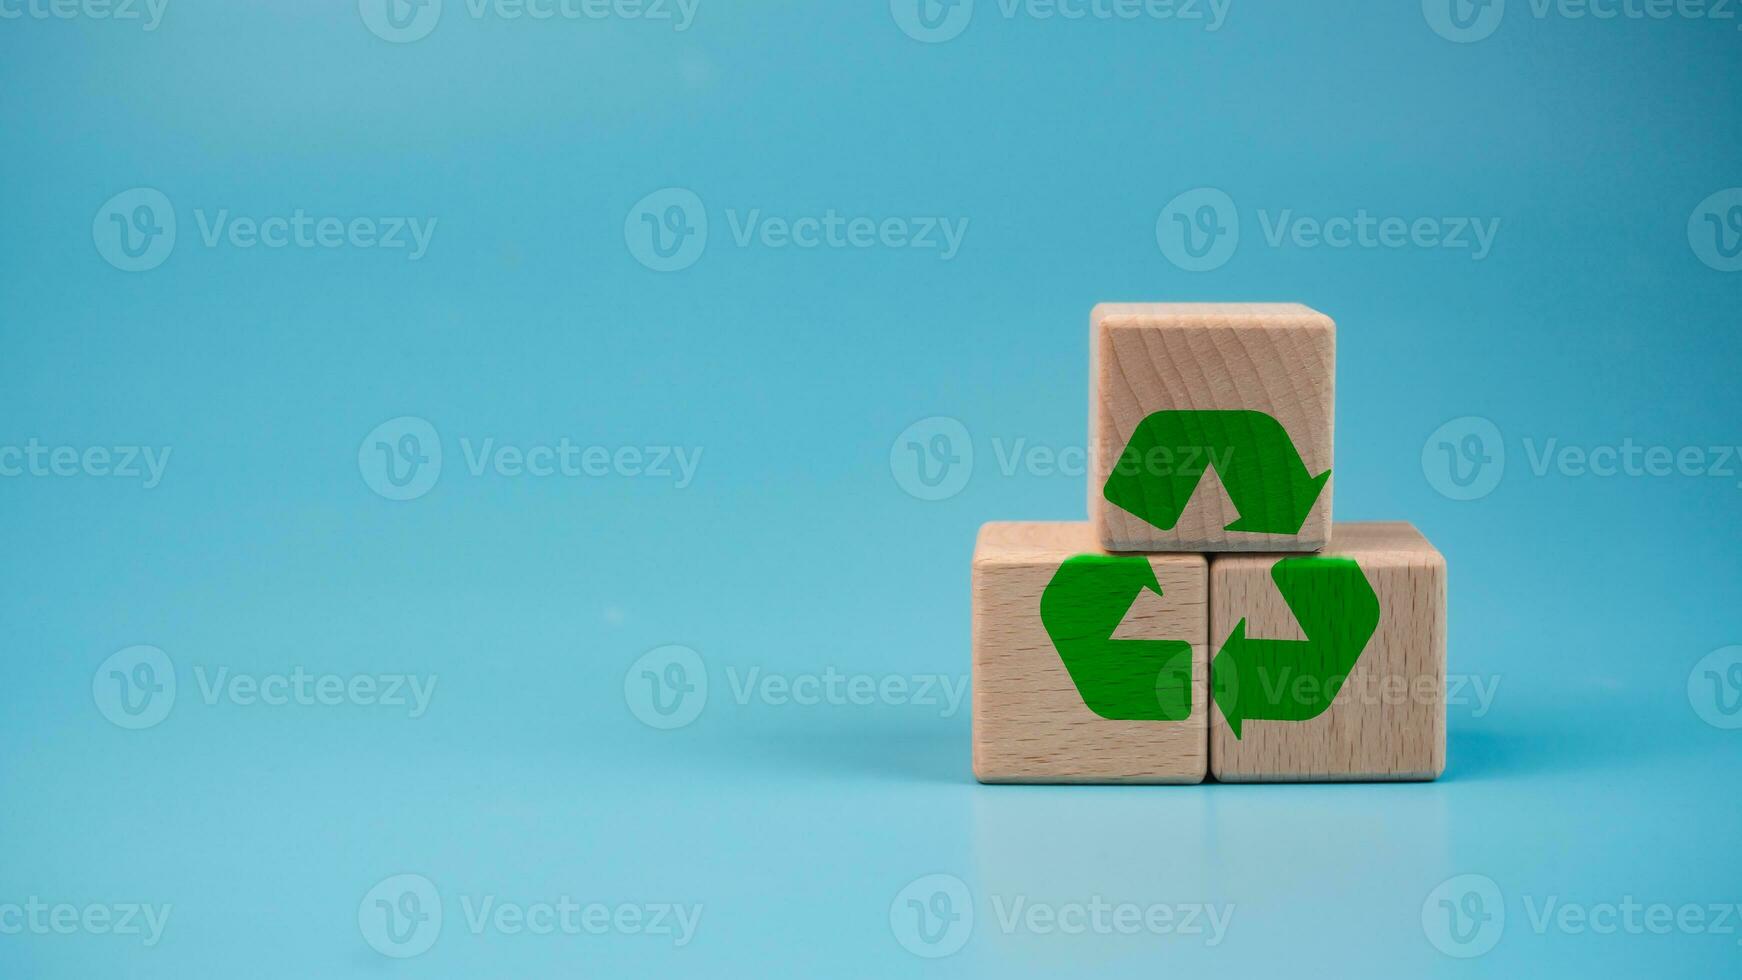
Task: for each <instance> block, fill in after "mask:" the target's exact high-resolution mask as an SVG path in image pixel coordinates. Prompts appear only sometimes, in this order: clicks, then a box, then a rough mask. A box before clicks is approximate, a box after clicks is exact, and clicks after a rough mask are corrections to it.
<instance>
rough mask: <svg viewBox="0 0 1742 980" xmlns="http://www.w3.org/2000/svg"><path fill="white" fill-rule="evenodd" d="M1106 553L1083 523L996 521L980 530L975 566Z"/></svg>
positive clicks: (1200, 561)
mask: <svg viewBox="0 0 1742 980" xmlns="http://www.w3.org/2000/svg"><path fill="white" fill-rule="evenodd" d="M1099 554H1105V552H1104V551H1103V550H1102V549H1101V546H1100V544H1099V543H1098V542H1097V540H1096V537H1095V528H1094V526H1093V525H1091V524H1088V523H1087V522H1084V521H993V522H991V523H989V524H986V525H984V526H982V527H981V528H980V537H979V540H978V541H976V542H975V545H974V565H975V566H976V567H979V566H984V565H1033V564H1037V563H1042V564H1044V563H1051V564H1054V565H1056V564H1058V563H1060V562H1062V561H1064V560H1065V559H1067V558H1074V557H1076V556H1077V555H1099ZM1150 557H1152V558H1155V559H1157V560H1160V559H1163V558H1165V559H1169V560H1176V559H1177V560H1185V561H1187V562H1195V563H1198V564H1204V563H1206V562H1205V559H1204V557H1203V556H1202V555H1195V554H1191V555H1187V554H1180V555H1152V556H1150Z"/></svg>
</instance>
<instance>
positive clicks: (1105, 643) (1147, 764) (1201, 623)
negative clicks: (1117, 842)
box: [973, 522, 1209, 783]
mask: <svg viewBox="0 0 1742 980" xmlns="http://www.w3.org/2000/svg"><path fill="white" fill-rule="evenodd" d="M1208 573H1209V567H1208V563H1207V562H1206V561H1205V560H1204V558H1203V556H1201V555H1150V556H1132V555H1109V554H1107V553H1106V552H1104V551H1102V550H1101V549H1100V548H1098V547H1096V545H1095V534H1094V531H1093V530H1092V529H1091V528H1090V527H1089V525H1088V524H1087V523H1086V522H1076V523H1051V524H987V525H986V526H985V527H983V528H981V530H980V539H979V542H978V544H977V545H976V546H975V548H974V683H973V687H974V773H975V775H976V776H978V777H979V779H980V781H981V782H986V783H1197V782H1202V781H1203V778H1204V773H1205V770H1206V768H1207V765H1208V756H1209V752H1208V750H1209V742H1208V737H1209V669H1208V668H1209V661H1208V647H1207V645H1206V643H1207V639H1208V633H1207V630H1208V626H1209V605H1208V595H1207V585H1208V581H1209V577H1208ZM1158 592H1159V594H1158Z"/></svg>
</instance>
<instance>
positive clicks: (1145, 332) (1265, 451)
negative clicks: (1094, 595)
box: [1089, 303, 1336, 552]
mask: <svg viewBox="0 0 1742 980" xmlns="http://www.w3.org/2000/svg"><path fill="white" fill-rule="evenodd" d="M1090 324H1091V329H1090V334H1091V335H1090V344H1089V346H1090V350H1091V369H1090V380H1089V400H1090V405H1089V461H1090V471H1089V520H1090V522H1092V523H1093V524H1094V525H1095V532H1096V534H1097V535H1098V538H1099V541H1100V544H1101V546H1102V547H1103V548H1106V549H1108V550H1111V551H1141V552H1154V551H1166V552H1173V551H1317V550H1318V549H1320V548H1323V547H1324V546H1325V542H1326V541H1327V540H1329V538H1330V533H1331V450H1332V428H1333V412H1332V403H1333V401H1334V396H1335V393H1336V386H1335V369H1336V325H1335V324H1334V323H1333V322H1332V321H1331V318H1330V317H1328V316H1325V315H1324V314H1322V313H1317V312H1315V311H1313V310H1311V309H1308V308H1307V307H1305V306H1300V305H1298V304H1271V303H1229V304H1219V303H1191V304H1171V303H1103V304H1102V305H1100V306H1097V307H1095V309H1094V312H1093V313H1091V314H1090Z"/></svg>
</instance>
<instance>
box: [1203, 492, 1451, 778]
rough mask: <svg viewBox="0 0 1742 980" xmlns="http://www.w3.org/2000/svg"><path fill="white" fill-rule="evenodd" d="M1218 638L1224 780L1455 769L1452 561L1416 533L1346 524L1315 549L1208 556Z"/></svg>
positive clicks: (1218, 738) (1214, 681)
mask: <svg viewBox="0 0 1742 980" xmlns="http://www.w3.org/2000/svg"><path fill="white" fill-rule="evenodd" d="M1210 637H1211V639H1212V641H1213V642H1215V643H1216V644H1217V647H1216V655H1215V658H1214V660H1212V661H1211V685H1212V688H1213V694H1212V699H1213V700H1214V701H1215V704H1216V706H1215V708H1214V709H1213V710H1212V712H1211V714H1212V720H1211V722H1210V768H1211V771H1212V772H1213V773H1214V774H1215V776H1216V778H1217V779H1219V780H1223V781H1225V782H1294V781H1306V780H1393V779H1437V778H1439V776H1440V774H1441V773H1442V772H1444V771H1445V768H1446V697H1445V694H1446V560H1445V558H1444V557H1443V556H1442V555H1441V554H1440V553H1439V552H1438V551H1436V550H1434V546H1433V545H1431V544H1429V543H1428V541H1427V539H1426V538H1425V537H1423V536H1422V534H1421V532H1420V531H1417V530H1416V529H1415V528H1414V527H1411V526H1410V525H1408V524H1404V523H1390V524H1338V525H1337V526H1336V527H1335V528H1334V529H1333V530H1332V532H1331V542H1330V546H1329V547H1328V548H1327V549H1326V550H1325V551H1324V552H1323V553H1321V554H1317V555H1214V556H1212V557H1211V560H1210ZM1236 729H1237V730H1238V734H1236Z"/></svg>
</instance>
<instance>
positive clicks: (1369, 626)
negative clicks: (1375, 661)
mask: <svg viewBox="0 0 1742 980" xmlns="http://www.w3.org/2000/svg"><path fill="white" fill-rule="evenodd" d="M1270 577H1271V579H1272V580H1273V581H1275V582H1276V588H1277V591H1279V592H1281V593H1282V598H1283V601H1284V602H1287V603H1288V608H1289V610H1290V611H1291V612H1293V613H1294V618H1295V619H1297V620H1299V621H1300V628H1301V632H1302V633H1305V634H1306V637H1307V638H1306V639H1305V640H1262V639H1255V638H1253V637H1249V636H1247V635H1246V620H1245V619H1244V618H1242V619H1241V620H1240V622H1238V623H1236V624H1235V625H1234V631H1233V632H1232V633H1230V634H1229V635H1228V640H1227V642H1226V643H1223V644H1222V649H1221V650H1220V651H1218V652H1217V653H1216V659H1215V660H1214V661H1212V662H1211V663H1210V687H1211V689H1212V693H1213V694H1214V696H1215V699H1216V706H1217V707H1218V708H1221V709H1222V716H1223V717H1224V718H1227V719H1228V727H1229V728H1231V729H1233V731H1234V737H1235V738H1240V737H1241V735H1240V727H1241V725H1242V724H1244V723H1245V721H1246V720H1248V719H1259V720H1263V721H1309V720H1311V719H1313V718H1317V717H1318V716H1319V715H1322V714H1324V713H1325V710H1326V709H1327V708H1329V707H1330V706H1331V702H1332V701H1333V700H1334V699H1335V698H1336V696H1337V692H1338V691H1340V690H1342V688H1343V682H1344V681H1345V680H1346V679H1348V676H1349V672H1350V671H1352V670H1354V669H1355V663H1356V661H1358V660H1360V659H1361V653H1362V651H1363V650H1365V649H1367V641H1368V640H1370V639H1372V638H1373V631H1374V630H1375V629H1377V628H1378V626H1379V597H1378V596H1377V595H1375V594H1374V593H1373V586H1372V584H1371V583H1369V582H1368V581H1367V576H1366V575H1364V574H1362V572H1361V566H1360V565H1357V564H1356V563H1355V560H1354V559H1353V558H1325V557H1319V556H1312V557H1306V558H1283V559H1281V560H1279V561H1277V563H1276V564H1275V565H1273V566H1271V569H1270Z"/></svg>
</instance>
